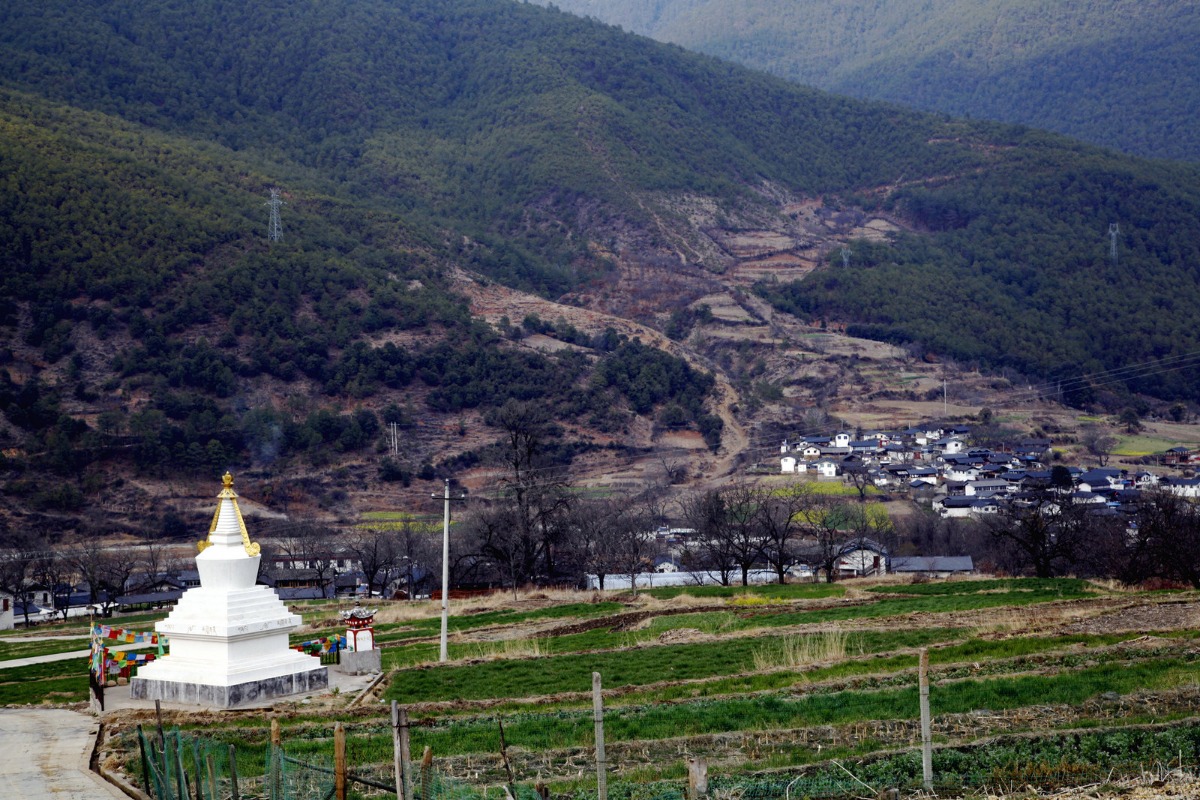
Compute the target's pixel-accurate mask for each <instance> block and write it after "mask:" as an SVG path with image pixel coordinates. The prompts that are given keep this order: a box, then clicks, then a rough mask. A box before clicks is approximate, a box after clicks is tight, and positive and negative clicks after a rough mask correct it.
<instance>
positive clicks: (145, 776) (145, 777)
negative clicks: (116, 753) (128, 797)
mask: <svg viewBox="0 0 1200 800" xmlns="http://www.w3.org/2000/svg"><path fill="white" fill-rule="evenodd" d="M137 733H138V748H139V749H140V750H141V751H142V784H143V785H145V787H146V794H148V795H150V796H151V797H153V796H154V787H153V786H151V785H150V762H149V761H148V760H147V759H148V758H149V756H147V755H146V735H145V734H144V733H142V726H141V725H138V726H137ZM153 749H154V748H153V747H151V750H153Z"/></svg>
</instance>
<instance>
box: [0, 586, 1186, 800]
mask: <svg viewBox="0 0 1200 800" xmlns="http://www.w3.org/2000/svg"><path fill="white" fill-rule="evenodd" d="M452 613H453V615H454V616H453V617H452V623H453V624H452V628H451V630H452V637H451V647H450V657H451V662H450V663H448V664H437V663H435V660H436V657H437V644H436V638H437V632H438V620H437V617H436V614H437V609H436V608H435V607H434V606H433V605H432V604H423V603H419V604H403V603H397V604H395V605H392V604H387V605H385V606H384V607H383V608H382V609H381V610H380V613H379V616H378V619H379V620H380V624H379V631H380V639H381V640H382V641H383V642H384V663H385V668H386V669H387V671H388V675H387V677H386V678H385V680H384V681H383V682H381V683H380V684H379V686H378V687H377V689H375V690H374V693H373V694H371V695H370V696H368V697H365V698H362V702H359V703H357V704H354V705H352V702H353V698H350V697H339V696H332V697H325V698H319V697H314V698H309V699H305V700H303V701H301V702H291V703H282V704H278V705H277V706H276V708H275V711H274V713H273V714H263V713H259V712H256V713H247V712H234V713H228V714H219V713H187V714H183V713H178V714H171V715H168V716H169V719H168V724H169V725H178V726H179V727H180V728H181V729H182V730H183V731H184V732H185V733H188V734H190V735H198V736H204V737H207V738H209V739H215V740H217V741H219V742H220V743H221V744H222V746H226V745H228V744H233V745H235V746H236V747H237V750H238V753H239V756H238V757H239V764H238V768H239V772H240V773H241V774H246V775H253V774H255V772H256V771H257V772H258V773H261V772H262V769H263V764H264V761H263V758H262V754H263V748H264V747H265V746H266V744H267V742H268V741H269V736H270V720H271V717H274V718H275V719H277V720H278V721H279V723H280V725H281V730H282V740H283V743H284V749H285V750H286V752H287V753H288V755H289V756H291V757H293V758H296V759H298V760H301V761H313V762H317V763H322V762H323V760H324V761H327V760H328V758H329V754H330V753H331V752H332V739H331V737H332V725H333V722H334V721H335V720H336V721H341V722H342V723H343V724H344V725H345V726H346V730H347V735H348V753H349V759H350V763H351V764H352V765H353V771H354V772H355V773H356V774H359V775H364V776H375V778H376V779H377V780H380V781H385V782H386V781H388V780H390V774H391V759H392V731H391V727H390V721H389V710H388V709H389V705H390V702H391V701H392V700H395V701H397V702H398V703H400V704H401V706H402V707H404V708H406V709H407V710H408V713H409V715H410V718H411V719H412V720H413V727H412V731H411V736H412V744H411V749H412V752H413V753H414V755H415V757H416V758H419V757H420V753H421V752H422V751H423V750H424V748H426V747H428V748H430V749H431V752H432V755H433V759H434V762H433V763H434V770H435V771H436V773H437V774H438V775H439V776H440V777H441V778H445V779H447V780H453V781H457V782H458V783H457V784H455V785H457V786H458V787H459V789H460V790H461V791H462V792H463V793H464V794H463V796H464V797H466V796H483V795H484V794H485V793H490V794H489V796H491V797H496V798H499V797H502V796H503V795H502V789H501V788H500V787H501V786H503V785H505V784H506V783H510V782H511V783H512V785H513V786H514V788H515V791H516V793H517V795H518V797H519V798H520V799H521V800H523V799H524V798H525V797H527V796H528V797H533V796H534V794H533V786H534V784H535V782H541V783H542V784H544V785H545V786H547V787H548V790H549V792H550V794H551V795H552V796H553V797H560V798H565V797H572V798H579V800H584V798H594V797H595V796H596V777H595V768H594V761H593V747H594V721H593V711H592V696H591V681H592V673H593V672H599V673H600V674H601V676H602V680H603V685H604V705H605V737H606V748H607V757H608V765H609V768H608V783H609V787H608V794H609V796H610V797H613V798H631V800H636V799H639V798H660V797H662V798H666V797H671V798H678V797H682V796H683V794H684V792H685V789H686V785H687V782H686V775H687V760H688V759H694V758H703V759H705V760H706V761H707V764H708V775H709V788H710V792H711V793H712V794H713V795H714V796H717V797H721V796H725V797H740V796H743V795H745V794H746V793H750V794H751V795H752V796H756V797H761V798H774V797H779V798H784V797H789V798H790V797H806V796H808V797H863V796H866V797H874V796H877V794H878V793H879V792H881V791H883V790H887V789H891V788H895V789H898V790H900V791H901V792H902V794H904V795H910V794H913V793H916V792H918V791H919V790H920V784H921V766H920V751H919V744H920V725H919V718H918V716H919V715H918V691H917V662H918V654H919V649H920V648H928V652H929V660H930V680H931V684H932V688H931V692H930V703H931V710H932V729H933V737H934V744H935V749H934V755H933V765H934V776H935V788H936V790H937V792H938V794H939V796H943V797H946V796H968V797H975V796H978V797H984V796H1000V795H1003V794H1006V793H1014V792H1019V791H1020V792H1026V791H1030V790H1027V789H1026V788H1025V787H1033V788H1035V789H1038V790H1039V791H1051V790H1062V789H1064V787H1071V786H1080V785H1088V786H1092V787H1094V788H1097V787H1100V788H1102V787H1104V786H1111V787H1112V788H1113V791H1117V789H1118V788H1119V787H1120V786H1122V785H1124V786H1126V788H1128V785H1127V782H1128V781H1131V780H1137V779H1138V778H1139V777H1142V778H1144V777H1145V775H1146V774H1147V771H1149V770H1159V772H1160V773H1162V774H1164V775H1165V774H1166V773H1167V772H1169V771H1171V770H1175V771H1176V772H1178V771H1179V770H1183V771H1185V772H1186V771H1191V772H1194V771H1195V770H1196V768H1197V766H1198V765H1200V718H1198V713H1200V682H1198V681H1197V678H1196V675H1197V667H1198V666H1200V664H1198V663H1197V661H1198V660H1200V642H1198V641H1197V638H1198V636H1200V624H1198V623H1200V595H1197V594H1196V593H1194V592H1136V591H1128V590H1123V589H1121V588H1119V587H1114V586H1109V585H1099V584H1095V583H1090V582H1087V581H1083V580H1075V579H1058V580H1033V579H1003V580H958V581H951V582H946V581H933V582H928V583H906V582H894V581H890V582H881V583H874V584H871V583H863V582H847V583H839V584H833V585H825V584H809V585H797V586H785V587H780V586H766V587H754V588H752V589H751V590H749V591H747V590H742V589H740V588H732V587H729V588H726V587H704V588H703V589H701V588H699V587H697V588H695V589H692V590H688V591H680V590H678V589H665V590H664V589H658V590H650V591H644V592H641V593H639V594H638V596H637V597H633V596H631V595H629V594H628V593H625V594H621V593H612V592H610V593H605V594H603V595H601V594H600V593H586V594H584V593H536V592H535V593H533V594H526V595H524V596H522V597H520V598H518V599H516V600H514V598H513V597H512V594H511V593H509V594H507V595H496V596H494V597H491V598H486V599H473V600H470V601H462V602H460V603H457V604H455V605H454V607H453V608H452ZM333 617H336V615H335V614H334V613H333V612H332V610H330V611H329V613H328V614H322V613H320V610H319V609H318V610H316V611H315V612H314V613H311V614H309V613H306V619H308V620H309V621H310V623H312V626H310V627H309V629H308V630H306V631H303V632H301V633H300V634H298V638H301V639H302V638H306V637H307V638H311V637H314V636H317V635H322V633H323V632H330V633H331V632H333V629H332V628H328V629H327V628H323V627H322V625H323V623H324V622H328V621H330V619H331V618H333ZM54 674H57V673H54ZM45 679H53V678H51V677H50V675H47V677H46V678H43V680H45ZM7 702H13V701H12V700H9V701H7ZM139 723H140V724H142V725H144V726H150V725H152V724H153V721H152V715H147V714H145V713H144V712H119V713H118V714H116V715H112V716H110V717H109V718H108V725H107V730H108V733H109V737H110V738H109V742H108V745H107V746H108V747H109V748H111V749H112V751H113V755H112V758H113V759H116V760H118V761H123V762H124V764H125V768H126V769H127V771H128V773H129V774H130V775H136V774H138V770H139V769H140V767H139V764H138V756H137V752H138V751H137V743H136V740H135V739H134V738H133V737H132V735H131V731H132V729H133V727H134V726H135V725H137V724H139ZM501 727H502V728H503V737H504V743H505V750H504V752H505V756H506V758H507V764H508V767H507V768H506V766H505V760H504V758H502V757H501V755H500V754H501ZM243 753H244V754H245V759H246V763H245V764H244V765H243V764H242V763H241V761H242V758H243V756H242V754H243ZM508 769H511V771H512V772H511V778H510V777H509V774H508ZM1156 774H1157V773H1156ZM1160 777H1162V775H1160ZM1123 782H1125V783H1123ZM789 787H790V788H789ZM867 787H869V788H870V790H871V791H870V792H868V790H867ZM1097 790H1099V789H1098V788H1097ZM1014 796H1032V795H1028V794H1026V795H1016V794H1014ZM1090 796H1104V795H1090ZM1141 796H1146V797H1149V796H1153V795H1141Z"/></svg>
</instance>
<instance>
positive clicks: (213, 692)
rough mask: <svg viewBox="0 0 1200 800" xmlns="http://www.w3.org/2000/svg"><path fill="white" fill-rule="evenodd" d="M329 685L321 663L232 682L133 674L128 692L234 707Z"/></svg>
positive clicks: (138, 697) (146, 697)
mask: <svg viewBox="0 0 1200 800" xmlns="http://www.w3.org/2000/svg"><path fill="white" fill-rule="evenodd" d="M328 687H329V671H328V669H327V668H325V667H321V668H320V669H308V670H303V671H300V672H294V673H292V674H291V675H278V676H274V677H270V678H260V679H258V680H252V681H246V682H245V683H235V684H233V685H231V686H216V685H214V684H210V683H190V682H187V681H170V680H158V679H154V678H134V679H133V680H132V681H130V682H129V696H130V697H131V698H133V699H135V700H161V701H163V702H164V703H185V704H192V705H202V706H210V707H213V708H236V707H238V706H244V705H251V704H254V703H261V702H263V701H265V700H272V699H274V698H277V697H288V696H289V695H298V694H306V693H310V692H319V691H322V690H324V689H327V688H328Z"/></svg>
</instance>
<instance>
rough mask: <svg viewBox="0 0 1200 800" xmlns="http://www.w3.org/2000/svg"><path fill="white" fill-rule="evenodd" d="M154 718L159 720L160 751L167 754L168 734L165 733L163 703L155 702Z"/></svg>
mask: <svg viewBox="0 0 1200 800" xmlns="http://www.w3.org/2000/svg"><path fill="white" fill-rule="evenodd" d="M154 716H155V717H156V718H157V719H158V749H159V750H161V751H163V753H166V752H167V734H166V733H165V732H164V731H163V724H162V701H160V700H155V701H154Z"/></svg>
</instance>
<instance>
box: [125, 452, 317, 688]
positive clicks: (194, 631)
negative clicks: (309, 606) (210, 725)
mask: <svg viewBox="0 0 1200 800" xmlns="http://www.w3.org/2000/svg"><path fill="white" fill-rule="evenodd" d="M224 483H225V488H224V489H222V490H221V493H220V494H219V495H217V499H218V504H217V512H216V514H214V515H213V521H212V525H211V526H209V529H208V539H207V540H206V541H203V542H200V544H199V547H200V553H199V554H198V555H197V556H196V569H197V570H199V572H200V585H199V586H197V587H194V588H192V589H188V590H187V591H186V592H184V594H183V597H181V598H180V600H179V603H178V605H176V606H175V610H174V611H172V612H171V614H170V615H169V616H168V617H167V618H166V619H165V620H163V621H162V622H159V623H158V624H157V625H155V626H154V627H155V630H157V631H158V632H159V633H161V634H165V635H166V636H167V637H168V638H169V639H170V647H171V652H170V654H169V655H167V656H164V657H162V658H160V659H158V660H157V661H153V662H151V663H149V664H146V665H145V666H142V667H140V668H139V669H138V675H137V677H136V678H134V679H133V680H132V681H131V682H130V694H131V696H132V697H134V698H140V699H145V700H163V701H167V702H176V703H198V704H201V705H208V706H217V707H219V708H231V707H233V706H239V705H245V704H247V703H253V702H257V701H261V700H264V699H267V698H272V697H280V696H284V695H290V694H298V693H301V692H311V691H316V690H320V689H324V688H325V687H327V686H328V685H329V674H328V671H327V668H326V667H323V666H321V660H320V658H318V657H316V656H310V655H305V654H304V653H300V652H298V651H296V650H291V649H289V648H288V633H289V632H290V631H292V630H294V629H295V628H297V627H298V626H299V625H300V623H301V619H300V617H299V616H297V615H296V614H292V613H291V612H290V611H288V609H287V607H286V606H284V604H283V601H281V600H280V599H279V597H278V596H277V595H276V594H275V592H274V590H272V589H271V588H269V587H267V586H257V585H255V580H256V579H257V578H258V562H259V561H260V560H261V559H262V556H261V555H259V547H258V545H257V544H256V543H253V542H251V541H250V535H249V534H248V533H247V532H246V523H245V522H244V521H243V520H242V512H241V511H240V510H239V509H238V504H237V494H236V493H235V492H234V491H233V476H232V475H230V474H229V473H225V478H224Z"/></svg>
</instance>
